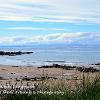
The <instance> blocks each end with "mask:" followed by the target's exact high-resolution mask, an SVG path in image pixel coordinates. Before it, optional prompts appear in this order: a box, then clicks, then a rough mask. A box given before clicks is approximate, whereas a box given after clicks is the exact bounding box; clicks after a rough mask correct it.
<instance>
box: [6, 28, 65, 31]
mask: <svg viewBox="0 0 100 100" xmlns="http://www.w3.org/2000/svg"><path fill="white" fill-rule="evenodd" d="M7 29H10V30H43V31H45V30H65V29H63V28H36V27H13V28H7Z"/></svg>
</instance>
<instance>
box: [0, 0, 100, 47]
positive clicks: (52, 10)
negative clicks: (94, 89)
mask: <svg viewBox="0 0 100 100" xmlns="http://www.w3.org/2000/svg"><path fill="white" fill-rule="evenodd" d="M34 43H35V44H36V43H37V44H38V43H39V44H41V43H43V44H44V43H66V44H99V43H100V0H0V45H23V44H34Z"/></svg>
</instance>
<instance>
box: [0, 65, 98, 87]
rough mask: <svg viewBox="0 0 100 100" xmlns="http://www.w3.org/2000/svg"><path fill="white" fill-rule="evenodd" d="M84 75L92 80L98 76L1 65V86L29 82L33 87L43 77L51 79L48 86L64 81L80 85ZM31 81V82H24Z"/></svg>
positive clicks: (59, 69)
mask: <svg viewBox="0 0 100 100" xmlns="http://www.w3.org/2000/svg"><path fill="white" fill-rule="evenodd" d="M83 74H84V76H85V77H90V78H91V80H92V79H93V78H94V77H95V76H96V74H98V73H97V72H96V73H83V72H80V71H77V70H76V69H72V70H64V69H61V68H37V67H34V66H26V67H25V66H9V65H0V86H2V85H3V86H6V85H7V84H8V83H9V82H11V84H16V82H17V83H18V84H17V85H20V84H21V82H23V84H24V85H26V84H27V82H28V83H29V82H30V83H29V84H30V85H32V83H37V82H38V83H39V82H41V80H38V81H37V80H31V79H34V78H37V79H41V77H45V76H47V77H49V78H50V79H48V80H46V81H45V82H46V84H49V85H50V84H52V85H54V84H55V85H56V86H57V84H58V85H59V84H60V83H59V82H60V81H62V79H63V83H64V84H67V85H70V86H72V85H79V84H80V83H81V82H82V79H83ZM24 79H29V80H24Z"/></svg>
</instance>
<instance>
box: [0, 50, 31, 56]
mask: <svg viewBox="0 0 100 100" xmlns="http://www.w3.org/2000/svg"><path fill="white" fill-rule="evenodd" d="M31 53H33V52H21V51H18V52H4V51H0V55H1V56H17V55H22V54H31Z"/></svg>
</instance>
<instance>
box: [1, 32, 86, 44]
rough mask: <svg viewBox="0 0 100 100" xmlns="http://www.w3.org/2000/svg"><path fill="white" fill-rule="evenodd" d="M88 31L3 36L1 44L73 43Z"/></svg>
mask: <svg viewBox="0 0 100 100" xmlns="http://www.w3.org/2000/svg"><path fill="white" fill-rule="evenodd" d="M84 37H87V36H86V33H81V32H78V33H55V34H47V35H35V36H31V37H27V36H15V37H2V38H0V44H28V43H72V42H76V40H78V39H80V38H81V39H82V38H84ZM79 41H80V40H79Z"/></svg>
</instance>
